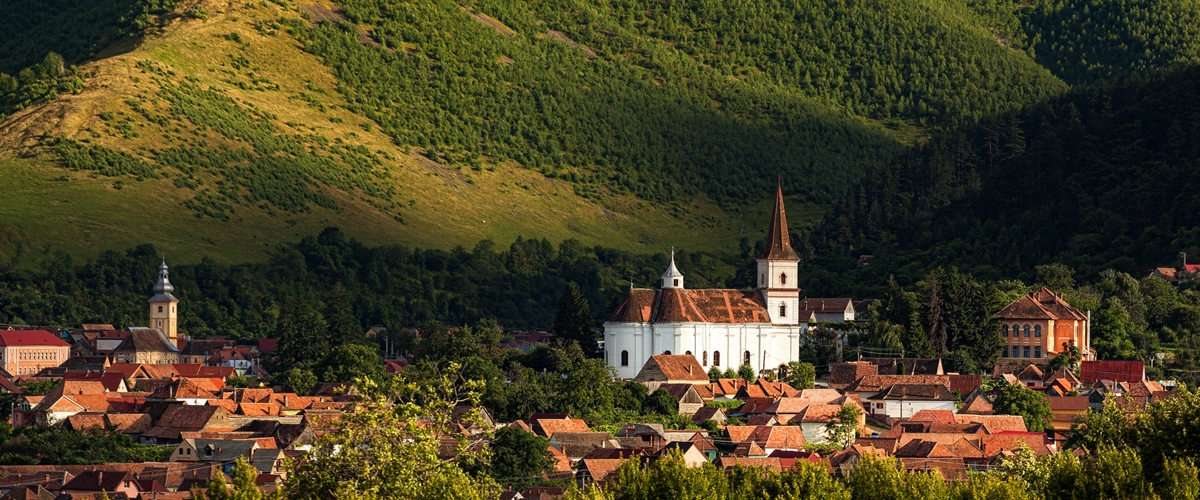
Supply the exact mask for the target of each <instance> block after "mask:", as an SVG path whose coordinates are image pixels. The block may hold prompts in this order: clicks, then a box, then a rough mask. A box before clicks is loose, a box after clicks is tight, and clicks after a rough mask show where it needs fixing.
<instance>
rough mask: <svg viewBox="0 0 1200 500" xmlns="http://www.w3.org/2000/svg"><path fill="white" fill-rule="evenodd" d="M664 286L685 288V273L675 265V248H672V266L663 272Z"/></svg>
mask: <svg viewBox="0 0 1200 500" xmlns="http://www.w3.org/2000/svg"><path fill="white" fill-rule="evenodd" d="M662 287H663V288H683V273H681V272H679V269H678V268H676V267H675V248H673V247H672V248H671V266H670V267H668V268H667V272H665V273H663V274H662Z"/></svg>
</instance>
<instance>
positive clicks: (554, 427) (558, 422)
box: [529, 418, 591, 437]
mask: <svg viewBox="0 0 1200 500" xmlns="http://www.w3.org/2000/svg"><path fill="white" fill-rule="evenodd" d="M529 422H530V424H531V427H532V429H533V431H534V432H535V433H537V434H541V435H543V436H546V437H553V436H554V434H556V433H559V432H591V429H590V428H588V424H587V422H584V421H583V419H579V418H539V419H532V420H530V421H529Z"/></svg>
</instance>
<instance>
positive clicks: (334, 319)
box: [324, 283, 363, 346]
mask: <svg viewBox="0 0 1200 500" xmlns="http://www.w3.org/2000/svg"><path fill="white" fill-rule="evenodd" d="M324 319H325V328H326V330H327V331H328V332H329V340H330V342H331V343H332V344H333V345H335V346H344V345H348V344H352V343H355V342H359V341H361V340H362V337H363V328H362V325H360V324H358V318H355V317H354V309H353V307H352V306H351V304H350V292H349V291H347V290H346V287H344V286H342V284H341V283H337V284H334V285H333V289H332V290H330V291H329V298H328V299H327V300H326V301H325V315H324Z"/></svg>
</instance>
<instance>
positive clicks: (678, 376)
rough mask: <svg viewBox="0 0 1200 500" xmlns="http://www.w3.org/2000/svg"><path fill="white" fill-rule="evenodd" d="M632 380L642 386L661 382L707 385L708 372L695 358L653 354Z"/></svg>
mask: <svg viewBox="0 0 1200 500" xmlns="http://www.w3.org/2000/svg"><path fill="white" fill-rule="evenodd" d="M634 380H636V381H638V382H641V383H643V384H645V383H649V382H661V383H667V384H707V383H708V372H706V371H704V368H703V367H701V366H700V363H699V362H698V361H696V357H695V356H691V355H683V354H674V355H673V354H655V355H653V356H650V359H647V360H646V364H645V365H644V366H642V369H641V371H639V372H638V374H637V376H636V377H634Z"/></svg>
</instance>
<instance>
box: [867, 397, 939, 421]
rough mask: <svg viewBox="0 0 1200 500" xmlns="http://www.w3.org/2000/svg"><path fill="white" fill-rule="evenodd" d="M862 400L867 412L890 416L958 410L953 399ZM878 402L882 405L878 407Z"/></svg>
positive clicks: (897, 416)
mask: <svg viewBox="0 0 1200 500" xmlns="http://www.w3.org/2000/svg"><path fill="white" fill-rule="evenodd" d="M863 402H864V403H866V404H869V405H870V408H869V409H868V411H867V413H868V414H871V415H879V414H887V416H889V417H892V418H909V417H911V416H913V414H915V413H917V412H919V411H921V410H950V411H952V412H957V411H958V409H957V408H955V406H954V401H879V400H869V401H868V400H866V399H864V400H863ZM879 403H883V405H884V407H883V408H879V407H878V404H879Z"/></svg>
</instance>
